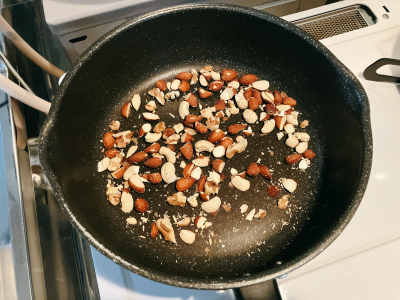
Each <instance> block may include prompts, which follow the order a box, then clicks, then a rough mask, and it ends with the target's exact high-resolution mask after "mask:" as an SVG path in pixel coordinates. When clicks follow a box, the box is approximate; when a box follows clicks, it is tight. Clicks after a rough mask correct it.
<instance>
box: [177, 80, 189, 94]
mask: <svg viewBox="0 0 400 300" xmlns="http://www.w3.org/2000/svg"><path fill="white" fill-rule="evenodd" d="M179 90H180V91H181V92H182V93H186V92H187V91H188V90H190V84H189V82H187V81H181V83H180V84H179Z"/></svg>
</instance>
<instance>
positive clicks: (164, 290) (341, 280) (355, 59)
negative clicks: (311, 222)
mask: <svg viewBox="0 0 400 300" xmlns="http://www.w3.org/2000/svg"><path fill="white" fill-rule="evenodd" d="M353 4H363V5H365V6H367V7H369V9H370V10H371V11H372V12H373V13H374V15H375V16H376V17H377V20H376V24H375V25H372V26H368V27H366V28H362V29H359V30H356V31H352V32H348V33H345V34H342V35H338V36H334V37H331V38H327V39H324V40H321V42H322V43H323V44H325V45H326V46H327V47H328V48H329V49H330V50H331V51H332V52H333V53H334V54H335V55H336V56H337V57H338V58H339V59H340V60H341V61H342V62H343V63H344V64H345V65H346V66H347V67H348V68H349V69H350V70H351V71H352V72H353V73H354V74H355V75H356V77H357V78H358V79H359V80H360V82H361V83H362V85H363V86H364V88H365V90H366V92H367V95H368V98H369V102H370V108H371V124H372V132H373V164H372V170H371V177H370V180H369V184H368V187H367V190H366V193H365V196H364V198H363V201H362V202H361V205H360V207H359V209H358V210H357V212H356V214H355V216H354V217H353V219H352V220H351V222H350V224H349V225H348V226H347V227H346V229H345V230H344V231H343V233H342V234H341V235H340V236H339V237H338V238H337V239H336V240H335V241H334V242H333V243H332V244H331V245H330V246H329V247H328V248H327V249H326V250H325V251H324V252H322V254H320V255H319V256H318V257H316V258H315V259H313V260H312V261H311V262H309V263H307V264H306V265H304V266H302V267H301V268H299V269H297V270H295V271H293V272H291V273H290V274H288V276H287V277H286V278H284V279H279V280H278V284H279V288H280V291H281V294H282V298H283V299H307V300H308V299H328V300H329V299H335V300H336V299H366V300H372V299H377V298H379V299H400V291H399V289H398V287H397V284H398V282H399V281H400V271H399V270H400V258H399V257H398V253H400V222H399V221H398V220H397V219H398V217H397V215H398V211H399V209H400V202H399V201H398V200H397V198H398V196H397V186H398V180H399V179H400V159H399V158H397V156H396V153H397V149H398V148H399V146H400V139H399V138H398V137H397V134H396V133H397V132H396V129H397V127H398V125H397V123H398V121H397V119H398V117H397V114H398V111H400V88H399V87H400V86H399V85H396V84H389V83H378V82H372V81H367V80H365V79H364V77H363V75H362V74H363V71H364V70H365V68H366V67H367V66H369V65H370V64H372V63H373V62H375V61H376V60H378V59H380V58H383V57H387V58H396V59H400V6H399V5H398V1H397V0H364V1H354V0H348V1H342V2H338V3H335V4H331V5H328V6H324V7H319V8H316V9H312V10H308V11H305V12H301V13H297V14H293V15H289V16H286V17H284V18H285V19H286V20H288V21H295V20H299V19H303V18H306V17H309V16H314V15H318V14H321V13H323V12H325V11H330V10H335V9H339V8H342V7H345V6H350V5H353ZM381 71H382V72H383V73H385V74H388V75H390V74H394V75H397V76H400V68H395V67H385V68H382V70H381ZM326 84H327V85H328V84H329V82H327V83H326ZM1 109H2V108H1V107H0V112H1ZM2 126H3V127H4V125H3V124H2ZM2 132H3V136H4V132H5V131H4V128H2ZM6 134H8V135H10V133H9V131H7V132H6ZM3 141H4V137H3ZM0 145H1V144H0ZM34 147H35V141H34V140H31V141H30V148H31V149H33V148H34ZM343 147H346V145H345V144H344V145H343ZM6 148H7V147H6ZM8 148H9V147H8ZM8 148H7V149H8ZM7 151H8V155H9V156H10V155H11V154H10V149H8V150H7ZM0 154H1V153H0ZM6 154H7V153H5V155H6ZM31 154H32V153H31ZM0 156H1V155H0ZM0 158H1V157H0ZM36 163H37V162H36ZM6 164H10V162H7V163H6ZM0 165H1V163H0ZM31 165H35V160H34V158H33V156H32V155H31ZM33 171H38V170H37V169H35V170H33ZM33 173H34V172H33ZM36 179H37V178H36ZM1 180H2V177H1V176H0V184H1V183H2V181H1ZM34 183H35V186H36V187H37V186H38V183H37V182H34ZM46 188H47V187H46ZM41 189H42V190H43V186H42V187H41ZM46 193H49V194H48V195H51V191H50V192H49V191H46ZM36 194H38V193H37V192H36ZM48 195H47V197H49V196H48ZM50 198H51V197H50ZM50 200H51V199H50ZM50 200H49V201H50ZM46 201H47V200H46ZM52 201H54V199H53V200H52ZM63 226H66V225H65V224H63ZM62 228H64V229H65V230H67V229H66V228H67V227H62ZM73 239H74V240H75V242H76V243H77V244H78V245H79V244H80V246H78V247H77V252H79V253H80V256H79V257H81V258H82V257H83V258H84V259H83V262H82V261H81V262H78V265H79V266H80V268H81V269H82V270H83V271H82V274H81V275H80V276H81V277H82V278H83V281H84V282H85V284H84V285H86V288H87V289H88V290H90V291H91V292H89V293H88V294H87V295H88V296H87V297H85V298H87V299H97V298H98V297H100V298H102V299H127V300H128V299H129V300H130V299H136V300H142V299H146V300H147V299H234V294H233V292H232V290H227V291H200V290H190V289H182V288H176V287H172V286H168V285H164V284H161V283H156V282H153V281H150V280H148V279H145V278H143V277H140V276H138V275H136V274H134V273H132V272H130V271H128V270H126V269H124V268H122V267H120V266H119V265H117V264H115V263H114V262H112V261H111V260H109V259H108V258H106V257H105V256H103V255H102V254H101V253H99V252H98V251H97V250H95V249H94V248H92V247H90V249H89V248H87V247H88V246H87V245H85V241H82V240H80V239H79V237H75V238H73ZM79 247H80V248H79ZM61 250H62V249H61ZM85 260H88V261H89V260H92V262H91V263H88V264H85ZM91 268H94V270H92V269H91ZM0 269H1V268H0ZM73 271H74V269H73V268H71V270H70V272H73ZM91 271H94V272H93V274H92V273H91ZM71 274H72V273H71ZM85 280H86V281H85ZM96 289H98V290H96ZM97 293H98V294H97ZM0 299H1V297H0Z"/></svg>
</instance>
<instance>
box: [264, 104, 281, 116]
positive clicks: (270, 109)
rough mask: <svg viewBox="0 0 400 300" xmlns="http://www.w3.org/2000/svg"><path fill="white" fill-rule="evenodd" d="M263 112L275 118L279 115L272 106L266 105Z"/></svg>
mask: <svg viewBox="0 0 400 300" xmlns="http://www.w3.org/2000/svg"><path fill="white" fill-rule="evenodd" d="M265 112H266V113H267V114H269V115H270V116H276V115H279V111H278V109H277V108H276V107H275V105H273V104H267V105H265Z"/></svg>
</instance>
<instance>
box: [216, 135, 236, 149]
mask: <svg viewBox="0 0 400 300" xmlns="http://www.w3.org/2000/svg"><path fill="white" fill-rule="evenodd" d="M219 144H220V145H221V146H223V147H224V148H225V149H226V148H228V146H229V145H232V144H233V140H232V139H231V138H230V137H224V138H223V139H222V140H221V143H219Z"/></svg>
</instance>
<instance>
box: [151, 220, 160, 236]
mask: <svg viewBox="0 0 400 300" xmlns="http://www.w3.org/2000/svg"><path fill="white" fill-rule="evenodd" d="M157 234H158V229H157V226H156V222H153V224H151V231H150V236H151V238H152V239H155V238H156V236H157Z"/></svg>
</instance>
